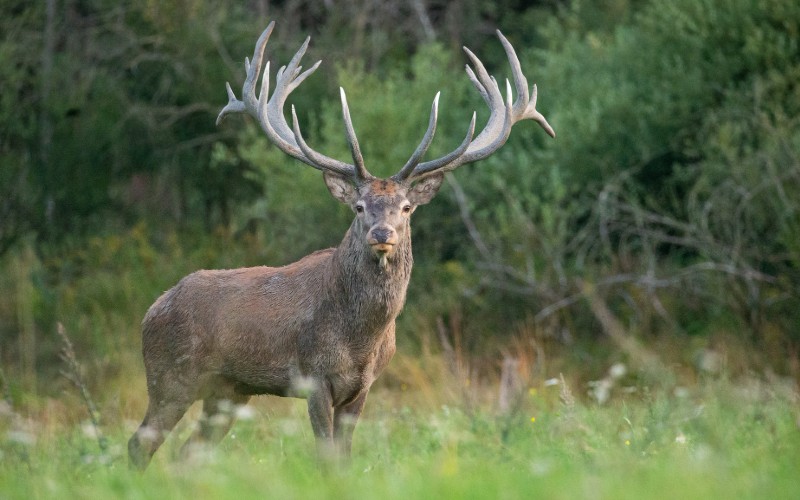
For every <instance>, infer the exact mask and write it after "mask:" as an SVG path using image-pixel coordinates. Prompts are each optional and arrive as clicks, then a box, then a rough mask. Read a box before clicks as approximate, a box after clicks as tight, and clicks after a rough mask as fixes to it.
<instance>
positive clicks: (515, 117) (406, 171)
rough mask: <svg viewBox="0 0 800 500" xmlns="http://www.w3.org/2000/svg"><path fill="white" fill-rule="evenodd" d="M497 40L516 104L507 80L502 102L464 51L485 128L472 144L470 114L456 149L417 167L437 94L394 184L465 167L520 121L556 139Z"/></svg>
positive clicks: (488, 78) (500, 141)
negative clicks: (483, 103) (485, 118)
mask: <svg viewBox="0 0 800 500" xmlns="http://www.w3.org/2000/svg"><path fill="white" fill-rule="evenodd" d="M497 36H498V37H499V38H500V42H501V43H502V44H503V48H504V49H505V51H506V55H507V56H508V61H509V63H510V65H511V71H512V75H513V78H514V87H515V89H516V92H517V100H516V101H515V102H514V103H513V104H512V102H511V84H510V83H509V81H508V80H506V99H505V100H504V99H503V96H502V94H501V93H500V88H499V87H498V85H497V81H496V80H495V78H494V77H493V76H491V75H489V73H488V72H487V71H486V68H485V67H484V66H483V63H481V61H480V59H478V57H477V56H476V55H475V54H473V53H472V51H470V50H469V49H468V48H466V47H464V51H465V52H466V53H467V56H468V57H469V59H470V61H472V65H473V66H474V68H475V69H474V70H473V68H471V67H470V66H469V65H467V67H466V69H467V75H468V76H469V79H470V80H471V81H472V83H473V84H474V85H475V88H477V89H478V92H480V94H481V96H482V97H483V100H484V101H486V104H487V105H488V106H489V110H490V111H491V114H490V115H489V121H488V122H487V123H486V127H485V128H484V129H483V130H482V131H481V133H480V134H478V136H477V137H476V138H475V139H474V140H473V138H472V136H473V133H474V130H475V114H474V113H473V115H472V121H471V122H470V125H469V128H468V131H467V136H466V137H465V138H464V141H463V142H462V143H461V145H460V146H459V147H457V148H456V149H455V150H453V151H452V152H450V153H449V154H447V155H445V156H443V157H441V158H438V159H436V160H431V161H426V162H424V163H419V160H420V159H421V158H422V155H423V154H425V150H427V148H428V145H429V144H430V142H431V139H432V138H433V131H434V130H435V129H436V116H437V106H438V100H439V95H438V94H437V95H436V99H434V102H433V110H432V111H431V120H430V123H429V125H428V131H427V132H426V134H425V137H424V138H423V140H422V143H421V144H420V145H419V147H418V148H417V150H416V151H415V152H414V155H412V157H411V159H409V160H408V162H407V163H406V164H405V166H403V168H402V169H400V171H399V172H398V173H397V174H395V175H394V177H393V178H394V179H395V180H398V181H404V182H412V181H414V180H418V179H420V178H422V177H426V176H429V175H432V174H434V173H440V172H446V171H449V170H453V169H455V168H458V167H460V166H461V165H464V164H466V163H471V162H474V161H478V160H481V159H483V158H486V157H487V156H489V155H491V154H492V153H494V152H495V151H497V150H498V149H499V148H500V147H501V146H502V145H503V144H505V142H506V140H508V136H509V134H510V132H511V127H512V126H513V125H514V124H515V123H517V122H518V121H521V120H525V119H531V120H534V121H536V122H537V123H538V124H539V125H541V126H542V128H543V129H544V130H545V132H547V134H548V135H550V137H555V136H556V133H555V132H554V131H553V128H552V127H551V126H550V124H549V123H547V120H546V119H545V117H544V116H542V114H541V113H539V112H538V111H537V110H536V97H537V91H536V85H535V84H534V85H533V87H531V90H530V93H529V92H528V80H527V78H525V75H524V74H523V73H522V69H521V67H520V64H519V59H518V58H517V54H516V52H514V47H512V46H511V44H510V43H509V41H508V40H507V39H506V37H504V36H503V34H502V33H500V31H499V30H498V31H497Z"/></svg>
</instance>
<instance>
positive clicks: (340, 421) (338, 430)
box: [333, 391, 367, 458]
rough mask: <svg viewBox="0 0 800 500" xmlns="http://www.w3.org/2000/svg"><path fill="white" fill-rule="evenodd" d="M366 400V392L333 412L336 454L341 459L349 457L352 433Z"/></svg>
mask: <svg viewBox="0 0 800 500" xmlns="http://www.w3.org/2000/svg"><path fill="white" fill-rule="evenodd" d="M366 400H367V393H366V391H365V392H363V393H361V394H359V396H358V397H357V398H356V399H354V400H353V401H351V402H349V403H347V404H346V405H342V406H339V407H337V408H334V410H333V435H334V437H335V440H336V449H337V454H338V455H339V456H341V457H342V458H349V457H350V448H351V445H352V442H353V431H354V430H355V428H356V422H358V417H360V416H361V411H362V410H363V409H364V403H365V402H366Z"/></svg>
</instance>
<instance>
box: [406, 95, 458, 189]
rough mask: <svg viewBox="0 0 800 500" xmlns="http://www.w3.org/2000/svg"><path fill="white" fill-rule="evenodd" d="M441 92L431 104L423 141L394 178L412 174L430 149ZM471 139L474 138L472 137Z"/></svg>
mask: <svg viewBox="0 0 800 500" xmlns="http://www.w3.org/2000/svg"><path fill="white" fill-rule="evenodd" d="M440 95H441V92H437V93H436V97H434V98H433V104H432V105H431V117H430V118H429V119H428V130H426V131H425V135H424V136H423V137H422V141H420V143H419V146H417V149H416V150H415V151H414V154H413V155H411V158H409V159H408V161H407V162H406V164H405V165H403V168H401V169H400V171H399V172H397V174H395V176H394V178H395V179H396V180H401V181H402V180H405V179H407V178H408V176H409V175H411V172H412V171H414V167H416V166H417V165H418V164H419V161H420V160H421V159H422V157H423V156H424V155H425V152H426V151H428V147H430V145H431V142H432V141H433V136H434V134H435V133H436V121H437V120H438V117H439V96H440ZM470 139H472V138H471V137H470Z"/></svg>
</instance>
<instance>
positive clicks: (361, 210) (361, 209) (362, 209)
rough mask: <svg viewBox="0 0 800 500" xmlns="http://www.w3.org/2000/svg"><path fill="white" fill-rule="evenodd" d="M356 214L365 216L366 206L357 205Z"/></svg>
mask: <svg viewBox="0 0 800 500" xmlns="http://www.w3.org/2000/svg"><path fill="white" fill-rule="evenodd" d="M356 212H358V213H360V214H363V213H364V205H361V204H359V205H356Z"/></svg>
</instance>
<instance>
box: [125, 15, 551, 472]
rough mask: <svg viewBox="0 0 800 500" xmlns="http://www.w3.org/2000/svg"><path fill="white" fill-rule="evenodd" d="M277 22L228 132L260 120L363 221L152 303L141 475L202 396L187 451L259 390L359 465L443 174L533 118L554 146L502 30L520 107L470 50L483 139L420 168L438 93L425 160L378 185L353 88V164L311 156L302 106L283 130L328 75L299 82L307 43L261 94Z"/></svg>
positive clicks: (145, 345) (146, 332)
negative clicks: (484, 117)
mask: <svg viewBox="0 0 800 500" xmlns="http://www.w3.org/2000/svg"><path fill="white" fill-rule="evenodd" d="M273 26H274V22H273V23H270V25H269V26H268V27H267V29H266V30H265V31H264V32H263V34H262V35H261V37H260V38H259V39H258V42H257V43H256V47H255V51H254V53H253V60H252V61H249V60H247V59H245V70H246V72H247V77H246V79H245V82H244V86H243V88H242V100H241V101H240V100H238V99H237V98H236V96H235V95H234V93H233V91H232V90H231V88H230V85H228V86H227V90H228V96H229V98H230V101H229V102H228V104H227V105H226V106H225V107H224V108H223V109H222V111H221V112H220V114H219V117H218V118H217V123H218V124H219V122H220V121H221V120H222V119H223V118H224V117H225V116H227V115H228V114H229V113H247V114H249V115H251V116H252V117H253V118H255V119H256V120H257V121H258V123H259V124H260V125H261V128H262V129H263V130H264V133H265V134H266V135H267V137H268V138H269V140H270V141H271V142H272V143H273V144H275V146H277V147H278V148H280V150H281V151H283V152H284V153H286V154H288V155H289V156H291V157H293V158H295V159H297V160H300V161H301V162H303V163H305V164H307V165H310V166H311V167H314V168H316V169H318V170H321V171H322V172H323V178H324V180H325V184H327V186H328V189H329V190H330V192H331V194H332V195H333V197H334V198H336V199H337V200H339V201H341V202H342V203H345V204H347V205H349V206H350V207H351V208H352V209H353V212H354V213H355V218H354V220H353V223H352V224H351V225H350V229H349V230H348V231H347V233H346V234H345V236H344V239H343V240H342V242H341V244H340V245H339V246H338V247H336V248H330V249H327V250H321V251H318V252H315V253H312V254H311V255H308V256H307V257H304V258H302V259H300V260H299V261H297V262H295V263H293V264H289V265H287V266H284V267H277V268H274V267H253V268H244V269H230V270H219V271H197V272H195V273H193V274H190V275H189V276H186V277H185V278H183V279H182V280H181V281H180V282H179V283H178V284H177V285H175V287H173V288H172V289H170V290H168V291H167V292H165V293H164V294H163V295H161V297H159V298H158V300H156V302H155V303H154V304H153V305H152V306H150V309H149V310H148V311H147V314H146V316H145V318H144V320H143V322H142V352H143V356H144V365H145V370H146V373H147V391H148V395H149V406H148V408H147V414H146V415H145V417H144V421H143V422H142V424H141V426H140V427H139V429H138V430H137V431H136V432H135V433H134V435H133V436H132V437H131V439H130V441H129V443H128V451H129V457H130V461H131V464H132V465H133V466H135V467H138V468H142V469H143V468H145V467H146V466H147V464H148V463H149V461H150V458H151V457H152V455H153V453H155V451H156V449H157V448H158V447H159V446H160V445H161V443H162V442H163V441H164V439H165V437H166V434H167V433H168V432H169V431H170V430H171V429H172V428H173V427H174V426H175V424H176V423H177V422H178V420H180V419H181V417H182V416H183V414H184V412H186V410H187V408H189V406H190V405H191V404H192V403H193V402H194V401H196V400H199V399H202V400H203V413H202V416H201V420H200V425H199V428H198V429H197V430H196V432H195V433H194V435H192V436H191V437H190V438H189V440H188V441H187V443H186V444H187V445H190V444H191V443H213V442H216V441H218V440H220V439H221V438H222V437H223V436H224V435H225V434H226V433H227V431H228V430H229V429H230V426H231V425H232V423H233V420H234V417H235V414H234V413H235V412H233V411H232V408H235V406H236V405H243V404H245V403H246V402H247V401H248V399H249V398H250V397H251V396H252V395H256V394H273V395H279V396H295V397H305V398H307V400H308V414H309V417H310V419H311V426H312V428H313V430H314V434H315V436H316V440H317V445H318V448H319V451H320V452H321V453H322V454H323V455H328V456H348V455H349V453H350V443H351V440H352V434H353V428H354V426H355V423H356V420H357V419H358V417H359V415H360V414H361V410H362V408H363V407H364V401H365V399H366V397H367V393H368V392H369V389H370V386H371V385H372V383H373V381H375V379H376V378H377V377H378V375H379V374H380V373H381V371H382V370H383V369H384V367H385V366H386V364H387V363H388V362H389V360H390V359H391V358H392V355H393V354H394V351H395V318H396V317H397V315H398V314H399V313H400V310H401V309H402V307H403V303H404V302H405V296H406V288H407V287H408V281H409V278H410V276H411V266H412V256H411V229H410V217H411V214H412V213H413V212H414V210H415V209H416V207H417V206H418V205H424V204H425V203H428V202H429V201H430V200H431V198H433V196H434V195H435V194H436V192H437V191H438V189H439V187H440V186H441V184H442V179H443V176H444V173H445V172H447V171H449V170H453V169H455V168H457V167H459V166H461V165H464V164H466V163H470V162H474V161H477V160H481V159H483V158H486V157H487V156H489V155H490V154H492V153H493V152H494V151H495V150H497V149H498V148H500V146H502V145H503V144H504V143H505V142H506V139H507V138H508V136H509V133H510V131H511V127H512V126H513V125H514V124H515V123H516V122H518V121H520V120H524V119H532V120H535V121H536V122H538V123H539V124H540V125H541V126H542V127H543V128H544V129H545V130H546V131H547V133H548V134H549V135H551V136H553V137H555V134H554V132H553V129H552V128H551V127H550V125H549V124H548V123H547V121H546V120H545V118H544V117H543V116H542V115H541V114H540V113H539V112H538V111H536V86H535V85H534V86H533V87H532V89H531V91H530V92H529V91H528V83H527V80H526V78H525V76H524V75H523V74H522V71H521V69H520V64H519V60H518V59H517V56H516V54H515V53H514V49H513V48H512V47H511V44H509V42H508V41H507V40H506V39H505V38H504V37H503V35H502V34H500V32H499V31H498V33H497V35H498V36H499V37H500V41H501V42H502V44H503V47H504V48H505V52H506V54H507V55H508V59H509V62H510V64H511V69H512V73H513V79H514V86H515V88H516V92H517V94H518V96H517V99H516V101H515V102H512V101H511V84H510V83H508V80H506V99H504V98H503V95H502V93H501V92H500V89H499V87H498V85H497V82H496V81H495V79H494V77H492V76H490V75H489V74H488V73H487V71H486V69H485V68H484V66H483V64H482V63H481V61H480V60H479V59H478V58H477V57H476V56H475V55H474V54H473V53H472V52H470V51H469V50H468V49H466V48H465V49H464V50H465V51H466V53H467V56H468V57H469V59H470V60H471V62H472V65H473V67H472V68H470V67H469V66H467V74H468V75H469V78H470V80H472V83H473V84H474V85H475V87H476V88H477V89H478V92H480V94H481V96H482V97H483V99H484V101H486V103H487V104H488V106H489V108H490V110H491V115H490V117H489V120H488V122H487V124H486V127H485V128H484V129H483V131H481V132H480V133H479V134H478V136H477V137H474V138H473V134H474V131H475V114H474V113H473V115H472V121H471V122H470V124H469V127H468V131H467V134H466V137H465V139H464V141H463V142H462V143H461V145H460V146H458V147H457V148H456V149H455V150H454V151H452V152H451V153H449V154H447V155H445V156H443V157H441V158H439V159H436V160H430V161H425V162H421V160H422V157H423V155H424V154H425V151H426V150H427V149H428V146H429V145H430V143H431V140H432V139H433V135H434V130H435V128H436V118H437V110H438V100H439V94H437V95H436V98H435V99H434V100H433V106H432V109H431V114H430V119H429V122H428V129H427V131H426V133H425V135H424V136H423V138H422V141H421V143H420V145H419V146H418V147H417V149H416V151H414V154H412V155H411V158H410V159H409V160H408V161H407V162H406V164H405V165H403V167H402V168H401V169H400V170H399V171H398V172H397V173H396V174H395V175H393V176H392V177H390V178H387V179H379V178H376V177H374V176H373V175H371V174H370V173H369V172H368V171H367V169H366V167H365V166H364V160H363V158H362V156H361V151H360V149H359V146H358V141H357V140H356V135H355V133H354V131H353V124H352V122H351V120H350V112H349V110H348V107H347V100H346V98H345V94H344V90H341V100H342V114H343V115H344V125H345V130H346V133H347V140H348V142H349V144H350V150H351V152H352V156H353V163H352V164H350V163H345V162H342V161H339V160H336V159H333V158H329V157H327V156H324V155H322V154H320V153H318V152H316V151H314V150H313V149H311V148H310V147H309V146H308V145H307V144H306V142H305V141H304V139H303V136H302V134H301V133H300V127H299V125H298V122H297V115H296V113H295V110H294V107H292V126H289V124H288V123H287V121H286V118H285V116H284V112H283V106H284V103H285V101H286V98H287V97H288V96H289V94H290V93H291V92H292V91H293V90H294V89H295V88H296V87H297V86H298V85H299V84H300V83H301V82H302V81H303V80H304V79H305V78H306V77H308V76H309V75H310V74H311V73H313V72H314V70H316V69H317V67H318V66H319V62H317V63H316V64H315V65H314V66H312V67H311V68H310V69H308V70H306V71H305V72H302V73H301V67H300V66H299V64H300V59H301V57H302V56H303V54H304V52H305V51H306V47H307V46H308V42H309V40H308V39H306V41H305V43H303V45H302V46H301V47H300V49H299V50H298V51H297V53H296V54H295V55H294V57H293V58H292V60H291V61H290V62H289V64H288V65H287V66H285V67H282V68H281V69H280V70H278V72H277V76H276V82H275V89H274V91H273V93H272V96H271V97H269V96H268V94H269V86H270V85H269V62H267V63H266V68H265V70H264V76H263V79H262V80H263V81H262V83H261V89H260V91H259V93H258V95H256V92H255V90H256V85H257V81H258V78H259V74H260V72H261V69H262V65H263V61H264V49H265V47H266V44H267V40H268V39H269V36H270V33H271V32H272V28H273ZM185 448H186V446H184V449H185Z"/></svg>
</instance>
